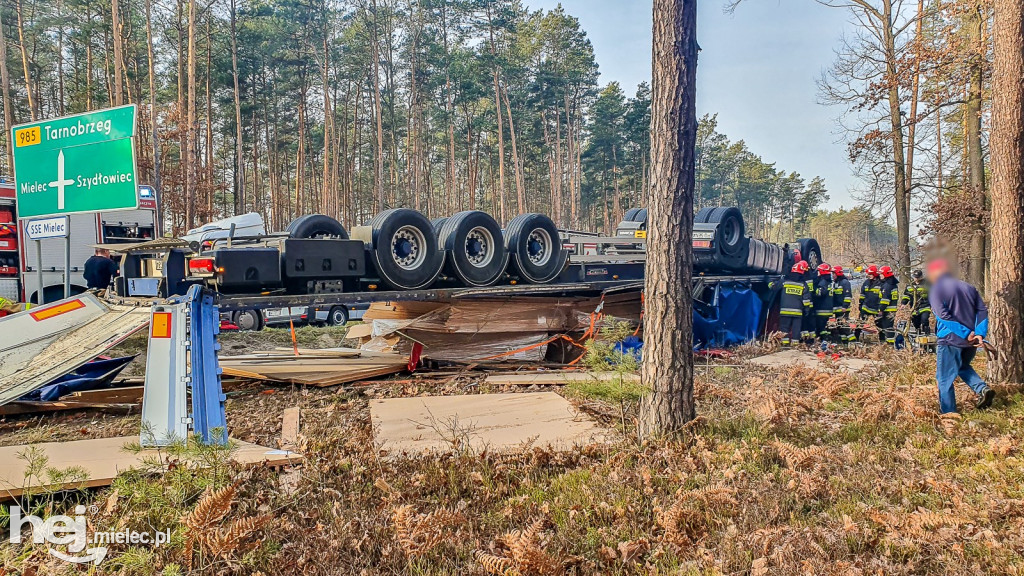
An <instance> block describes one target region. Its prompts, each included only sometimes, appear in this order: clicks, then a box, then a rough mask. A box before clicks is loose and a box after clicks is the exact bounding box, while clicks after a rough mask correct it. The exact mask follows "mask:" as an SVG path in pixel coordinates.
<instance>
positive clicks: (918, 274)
mask: <svg viewBox="0 0 1024 576" xmlns="http://www.w3.org/2000/svg"><path fill="white" fill-rule="evenodd" d="M911 276H913V277H914V280H920V279H922V278H924V272H923V271H921V270H914V272H913V273H912V274H911Z"/></svg>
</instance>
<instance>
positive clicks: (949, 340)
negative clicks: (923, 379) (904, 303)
mask: <svg viewBox="0 0 1024 576" xmlns="http://www.w3.org/2000/svg"><path fill="white" fill-rule="evenodd" d="M928 280H929V281H930V282H931V284H932V290H931V294H929V300H930V302H931V308H932V311H933V312H934V314H935V320H936V336H937V337H938V349H937V356H938V359H937V362H936V367H935V379H936V380H937V381H938V384H939V412H941V413H942V414H949V413H955V412H956V394H955V392H954V390H953V381H954V380H956V377H957V376H959V377H960V378H961V379H962V380H963V381H964V382H965V383H966V384H967V385H968V386H970V388H971V390H974V393H975V394H977V395H978V402H977V407H978V409H981V410H984V409H985V408H988V407H989V406H991V405H992V400H993V399H994V398H995V396H996V393H995V391H994V390H992V389H991V388H989V387H988V385H987V384H985V381H984V380H983V379H982V378H981V376H979V375H978V373H977V372H975V371H974V368H972V367H971V361H973V360H974V356H975V354H977V352H978V348H981V347H982V344H983V343H984V340H985V336H987V335H988V308H987V307H986V306H985V303H984V302H982V300H981V294H979V293H978V290H977V289H975V288H974V286H971V285H970V284H968V283H966V282H962V281H960V280H957V279H956V278H955V277H953V274H952V273H951V272H950V269H949V263H948V262H946V261H945V260H935V261H933V262H931V263H930V264H929V265H928Z"/></svg>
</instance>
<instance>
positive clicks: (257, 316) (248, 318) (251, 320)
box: [231, 308, 264, 331]
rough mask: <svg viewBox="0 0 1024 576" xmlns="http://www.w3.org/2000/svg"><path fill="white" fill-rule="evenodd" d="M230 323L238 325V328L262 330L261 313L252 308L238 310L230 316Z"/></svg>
mask: <svg viewBox="0 0 1024 576" xmlns="http://www.w3.org/2000/svg"><path fill="white" fill-rule="evenodd" d="M231 323H232V324H234V325H235V326H238V329H239V330H244V331H258V330H263V326H264V322H263V313H262V312H260V311H259V310H256V309H254V308H249V309H246V310H239V311H238V312H235V313H234V315H233V316H232V317H231Z"/></svg>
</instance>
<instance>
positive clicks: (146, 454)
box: [0, 436, 302, 500]
mask: <svg viewBox="0 0 1024 576" xmlns="http://www.w3.org/2000/svg"><path fill="white" fill-rule="evenodd" d="M138 441H139V437H138V436H120V437H115V438H98V439H91V440H76V441H73V442H44V443H40V444H31V445H21V446H5V447H0V462H3V463H4V465H3V466H0V500H10V499H12V498H17V497H18V496H21V495H22V494H24V493H25V491H26V490H38V489H41V488H43V487H45V486H46V485H47V483H48V482H49V478H35V477H32V478H26V477H25V476H26V469H27V466H28V464H29V463H28V462H27V460H26V458H25V457H23V456H19V454H25V453H26V451H27V450H28V449H29V448H33V449H34V450H38V451H40V453H41V454H42V455H44V456H45V457H46V458H48V462H47V467H48V468H51V469H55V470H67V469H68V468H72V467H75V468H81V469H82V470H83V471H84V476H83V477H81V478H80V479H79V480H80V481H77V482H67V483H60V484H58V485H56V486H49V488H50V489H54V490H73V489H78V488H95V487H98V486H108V485H110V483H111V482H113V480H114V478H116V477H117V475H118V474H120V473H122V472H126V471H128V470H131V469H134V468H143V467H146V466H147V465H146V464H145V462H147V461H149V462H151V461H153V460H156V459H158V458H159V452H158V451H156V450H143V451H141V452H137V453H132V452H128V451H126V450H124V446H125V445H127V444H132V443H138ZM232 442H233V443H234V445H235V449H234V450H233V451H232V452H231V454H230V456H229V458H230V460H232V461H233V462H236V463H238V464H241V465H243V466H256V465H263V464H266V465H269V466H286V465H290V464H297V463H299V462H301V461H302V455H301V454H297V453H295V452H290V451H287V450H275V449H271V448H267V447H265V446H259V445H257V444H250V443H248V442H242V441H240V440H232Z"/></svg>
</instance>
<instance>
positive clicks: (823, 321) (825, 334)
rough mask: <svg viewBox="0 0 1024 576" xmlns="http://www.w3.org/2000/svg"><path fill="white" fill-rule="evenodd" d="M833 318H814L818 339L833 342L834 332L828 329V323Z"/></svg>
mask: <svg viewBox="0 0 1024 576" xmlns="http://www.w3.org/2000/svg"><path fill="white" fill-rule="evenodd" d="M830 318H831V316H815V317H814V329H815V330H816V331H817V332H818V338H821V339H822V340H831V339H832V331H831V330H829V329H828V321H829V319H830Z"/></svg>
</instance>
